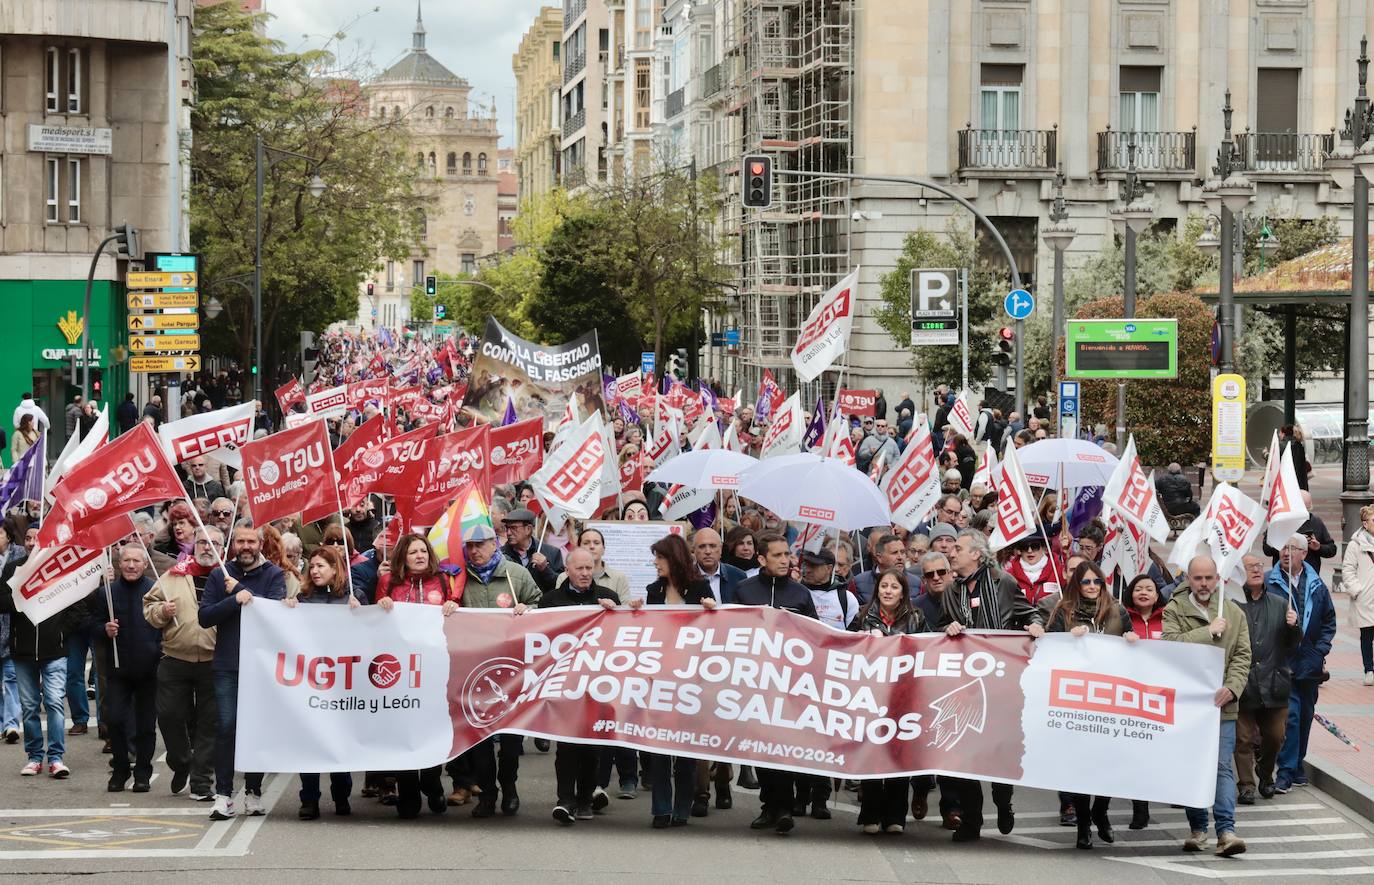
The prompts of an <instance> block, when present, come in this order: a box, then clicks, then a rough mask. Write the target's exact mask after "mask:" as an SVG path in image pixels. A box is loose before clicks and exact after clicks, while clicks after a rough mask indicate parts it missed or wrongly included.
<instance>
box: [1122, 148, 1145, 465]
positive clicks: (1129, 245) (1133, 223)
mask: <svg viewBox="0 0 1374 885" xmlns="http://www.w3.org/2000/svg"><path fill="white" fill-rule="evenodd" d="M1135 152H1136V144H1135V133H1134V132H1132V133H1131V140H1130V143H1128V144H1127V145H1126V180H1125V181H1124V182H1123V183H1122V189H1121V195H1122V198H1123V199H1124V201H1125V203H1126V205H1125V206H1124V207H1123V208H1122V209H1121V210H1120V211H1119V212H1118V213H1117V216H1118V218H1120V220H1121V222H1122V223H1123V225H1124V226H1125V228H1126V231H1125V240H1126V278H1125V286H1124V287H1123V288H1124V292H1123V295H1124V296H1125V302H1126V303H1125V311H1124V312H1125V317H1124V319H1128V320H1131V319H1135V295H1136V278H1135V275H1136V259H1135V246H1136V236H1137V235H1138V234H1140V233H1141V232H1142V231H1144V230H1145V229H1146V228H1147V227H1149V226H1150V220H1151V219H1152V218H1153V217H1154V210H1153V209H1151V208H1150V205H1149V204H1148V203H1146V202H1145V185H1144V183H1143V182H1141V180H1140V176H1139V175H1138V174H1136V168H1135ZM1116 448H1117V452H1124V451H1125V450H1126V382H1125V381H1118V382H1117V384H1116Z"/></svg>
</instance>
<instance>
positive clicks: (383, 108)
mask: <svg viewBox="0 0 1374 885" xmlns="http://www.w3.org/2000/svg"><path fill="white" fill-rule="evenodd" d="M379 116H380V117H381V118H382V119H383V120H385V119H386V105H382V108H381V113H380V114H379Z"/></svg>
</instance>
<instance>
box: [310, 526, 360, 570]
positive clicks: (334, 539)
mask: <svg viewBox="0 0 1374 885" xmlns="http://www.w3.org/2000/svg"><path fill="white" fill-rule="evenodd" d="M320 543H321V544H322V545H325V546H330V547H339V548H340V549H343V548H347V550H348V557H349V559H348V565H349V567H350V568H351V567H353V566H355V565H357V564H358V563H360V562H366V561H367V557H366V556H363V552H362V551H361V550H359V549H358V548H357V547H356V546H355V545H354V543H353V532H352V531H351V530H350V529H349V528H348V527H347V526H342V525H339V524H338V523H337V522H334V523H330V524H329V528H327V529H325V530H324V539H323V540H322V541H321V542H320ZM316 549H318V548H316Z"/></svg>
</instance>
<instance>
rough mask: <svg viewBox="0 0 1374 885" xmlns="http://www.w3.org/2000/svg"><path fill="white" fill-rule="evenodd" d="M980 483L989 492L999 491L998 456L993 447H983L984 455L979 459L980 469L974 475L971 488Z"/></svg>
mask: <svg viewBox="0 0 1374 885" xmlns="http://www.w3.org/2000/svg"><path fill="white" fill-rule="evenodd" d="M979 483H982V484H983V488H985V489H987V490H988V491H993V492H995V491H997V455H996V453H994V452H993V451H992V446H991V445H986V446H983V454H982V455H981V456H979V458H978V469H977V470H975V471H974V473H973V482H972V484H971V485H970V488H972V486H976V485H978V484H979Z"/></svg>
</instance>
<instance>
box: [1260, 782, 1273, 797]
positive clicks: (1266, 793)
mask: <svg viewBox="0 0 1374 885" xmlns="http://www.w3.org/2000/svg"><path fill="white" fill-rule="evenodd" d="M1259 794H1260V795H1261V796H1263V797H1264V798H1265V799H1273V798H1274V784H1273V783H1272V782H1264V781H1261V782H1260V785H1259Z"/></svg>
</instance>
